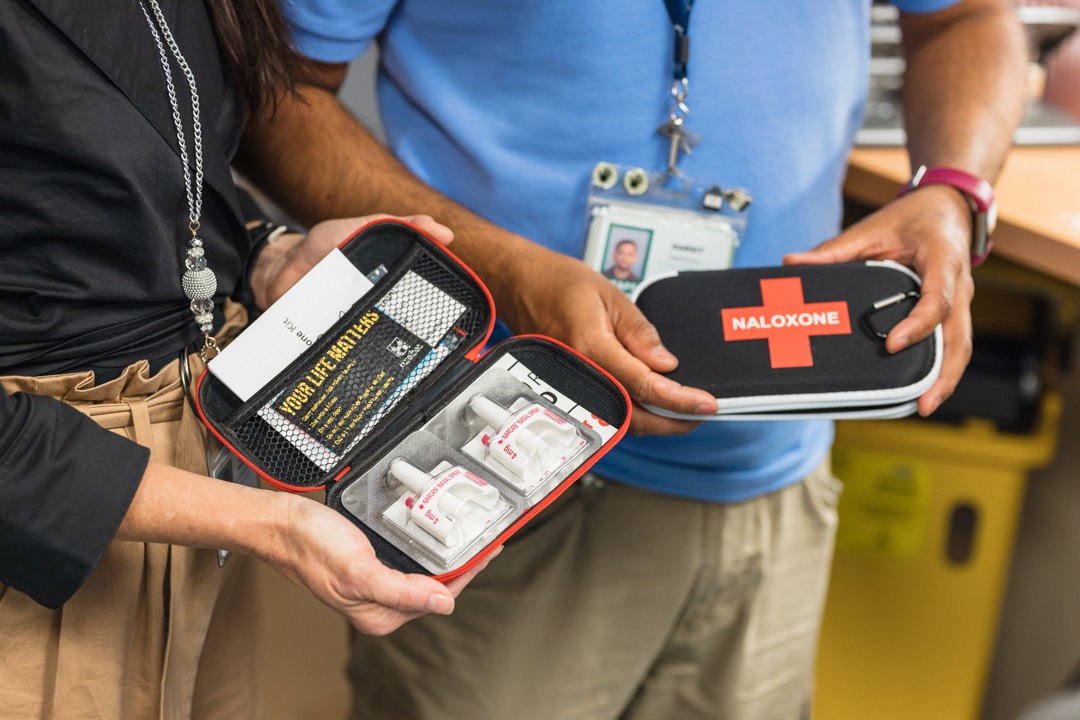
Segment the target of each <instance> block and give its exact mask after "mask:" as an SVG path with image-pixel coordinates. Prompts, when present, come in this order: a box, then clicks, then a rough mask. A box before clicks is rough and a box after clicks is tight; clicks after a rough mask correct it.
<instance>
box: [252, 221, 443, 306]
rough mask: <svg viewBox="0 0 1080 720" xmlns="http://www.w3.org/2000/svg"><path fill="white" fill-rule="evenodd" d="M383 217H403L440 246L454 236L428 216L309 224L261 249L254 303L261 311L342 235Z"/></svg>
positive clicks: (254, 270) (254, 278)
mask: <svg viewBox="0 0 1080 720" xmlns="http://www.w3.org/2000/svg"><path fill="white" fill-rule="evenodd" d="M385 219H399V220H404V221H405V222H407V223H410V224H412V225H415V226H416V227H417V228H418V229H420V230H422V231H423V232H425V233H427V234H428V235H429V236H431V237H432V238H433V239H434V240H436V241H437V242H440V243H442V244H443V245H449V244H450V243H451V242H452V241H453V239H454V233H453V232H451V230H450V228H448V227H446V226H445V225H441V224H439V223H437V222H435V221H434V220H433V219H431V217H430V216H428V215H410V216H408V217H403V218H395V217H394V216H392V215H384V214H377V215H365V216H363V217H352V218H341V219H337V220H325V221H323V222H321V223H318V224H317V225H315V226H314V227H312V228H311V229H310V230H309V231H308V233H307V235H300V234H291V235H283V236H281V237H280V238H278V239H277V241H276V242H275V243H274V244H273V245H270V246H269V247H267V248H266V249H264V250H263V251H262V253H261V254H260V255H259V259H258V261H257V262H256V264H255V267H254V268H252V271H251V278H250V282H251V289H252V291H253V292H254V293H255V304H256V305H258V306H259V307H260V308H262V309H264V310H265V309H266V308H268V307H270V305H271V304H273V302H274V301H275V300H277V299H278V298H279V297H281V296H282V295H284V294H285V291H286V290H288V289H289V288H291V287H292V286H293V285H295V284H296V281H297V280H299V279H300V278H302V277H303V276H304V275H305V274H307V272H308V271H309V270H311V268H313V267H315V265H316V264H317V263H318V262H319V261H320V260H322V259H323V258H324V257H326V256H327V254H328V253H329V252H330V251H331V250H333V249H334V248H336V247H337V246H338V245H340V244H341V243H342V241H344V240H345V238H347V237H349V236H350V235H351V234H352V233H354V232H356V231H357V230H359V229H360V228H361V227H363V226H364V225H367V224H368V223H370V222H374V221H375V220H385Z"/></svg>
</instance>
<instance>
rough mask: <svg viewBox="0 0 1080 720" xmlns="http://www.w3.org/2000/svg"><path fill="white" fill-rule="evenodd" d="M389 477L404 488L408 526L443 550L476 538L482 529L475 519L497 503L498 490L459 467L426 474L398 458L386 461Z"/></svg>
mask: <svg viewBox="0 0 1080 720" xmlns="http://www.w3.org/2000/svg"><path fill="white" fill-rule="evenodd" d="M389 474H390V476H391V477H392V478H393V479H395V480H397V481H398V482H400V483H401V484H402V485H404V486H405V487H406V488H408V490H409V492H410V493H412V495H411V496H406V498H405V506H406V507H407V508H408V518H409V525H410V526H411V527H413V528H415V527H419V528H421V529H423V531H424V532H426V533H427V534H428V535H431V536H432V537H434V538H435V539H437V540H438V541H439V542H441V543H442V544H443V545H446V546H447V547H451V548H452V547H457V546H459V545H462V544H465V543H468V542H471V541H472V540H474V539H476V537H477V536H479V535H480V534H481V533H482V532H483V531H484V528H485V523H484V521H483V520H482V519H481V518H480V517H478V514H479V515H483V514H485V513H484V511H489V510H494V509H495V508H496V506H497V505H499V503H500V496H499V490H498V489H497V488H496V487H495V486H494V485H491V484H490V483H488V482H487V481H486V480H484V479H483V478H480V477H477V476H476V475H474V474H473V473H471V472H469V471H468V470H466V469H465V468H463V467H461V466H460V465H450V464H449V463H442V464H441V465H439V466H438V467H436V468H435V471H434V472H433V473H427V472H424V471H423V470H421V469H420V468H418V467H416V466H414V465H411V464H410V463H409V462H408V461H406V460H404V459H402V458H395V459H394V460H392V461H391V462H390V468H389Z"/></svg>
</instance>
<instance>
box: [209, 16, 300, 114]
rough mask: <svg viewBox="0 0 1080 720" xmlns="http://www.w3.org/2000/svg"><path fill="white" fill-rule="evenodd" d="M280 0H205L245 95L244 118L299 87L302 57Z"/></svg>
mask: <svg viewBox="0 0 1080 720" xmlns="http://www.w3.org/2000/svg"><path fill="white" fill-rule="evenodd" d="M279 3H280V0H206V4H207V6H208V7H209V8H210V13H211V15H212V16H213V18H214V27H215V30H216V31H217V36H218V42H219V43H221V47H222V49H223V50H224V52H225V57H226V58H227V59H228V61H229V64H230V65H231V66H232V69H233V74H234V75H235V76H236V80H237V83H238V84H239V86H240V95H241V97H242V98H243V101H244V122H245V124H246V123H247V122H248V120H250V119H251V117H252V116H253V115H254V114H255V113H261V112H264V111H269V112H273V111H274V109H275V108H276V99H277V97H278V95H279V94H281V93H283V92H292V91H293V90H294V89H295V78H296V73H297V72H299V71H300V69H301V68H302V67H303V65H304V59H303V58H302V57H301V56H300V55H299V54H297V53H296V51H295V50H294V49H293V42H292V37H291V36H290V35H289V29H288V27H287V26H286V24H285V18H284V17H283V16H282V14H281V6H280V4H279Z"/></svg>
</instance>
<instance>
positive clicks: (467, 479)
mask: <svg viewBox="0 0 1080 720" xmlns="http://www.w3.org/2000/svg"><path fill="white" fill-rule="evenodd" d="M313 299H314V300H313ZM494 310H495V309H494V306H493V304H492V301H491V297H490V295H489V294H488V292H487V289H486V288H485V287H484V286H483V285H482V284H481V283H480V281H479V280H478V279H477V277H476V276H475V275H474V274H473V273H472V271H471V270H469V269H468V268H467V267H465V266H464V265H463V264H462V263H461V262H460V261H459V260H457V259H456V258H455V257H454V256H453V255H452V254H451V253H450V252H449V251H447V250H446V249H445V248H444V247H442V246H441V245H439V244H438V243H436V242H434V241H432V240H431V239H429V238H427V237H426V236H425V235H424V234H423V233H421V232H420V231H418V230H416V229H415V228H413V227H412V226H410V225H408V224H405V223H402V222H398V221H380V222H376V223H372V224H370V225H368V226H366V227H364V228H362V229H361V230H360V231H358V232H357V233H356V234H355V235H353V236H352V237H351V238H350V239H349V240H347V241H346V242H344V243H343V244H342V245H341V246H340V247H339V249H338V250H335V251H334V252H333V253H331V255H330V256H328V257H327V259H326V260H324V261H322V262H320V263H319V265H318V266H316V267H315V268H314V269H312V271H311V272H310V273H309V274H308V275H307V276H305V278H303V279H301V281H300V282H298V283H297V285H296V286H294V287H293V288H292V289H290V290H289V291H288V292H287V293H286V294H285V295H284V296H283V297H282V298H281V299H280V300H278V301H277V302H275V303H274V305H273V306H272V307H271V308H269V309H268V310H267V312H266V313H265V314H263V315H262V316H260V317H259V319H258V320H256V322H255V323H253V324H252V326H251V327H249V328H248V329H246V330H245V331H244V332H243V333H242V334H241V335H240V336H239V337H238V338H237V339H236V340H235V341H234V342H233V343H232V344H231V345H230V346H228V347H227V348H225V350H224V351H223V352H222V354H221V355H219V356H218V357H217V358H214V359H212V360H211V361H210V364H209V367H208V369H207V371H205V372H204V373H203V374H202V376H201V377H200V378H199V383H198V389H197V394H196V395H197V404H198V409H199V413H200V415H201V417H202V419H203V421H204V422H205V423H206V424H207V425H208V426H209V427H210V429H211V430H212V431H213V433H214V434H215V435H217V436H218V437H219V438H220V439H221V440H222V441H223V442H224V443H225V444H226V445H228V446H229V447H230V449H232V451H233V452H234V453H235V454H236V455H238V456H239V457H240V458H241V459H243V460H244V461H245V462H246V463H247V464H249V465H250V466H251V467H252V468H254V469H255V470H256V471H257V472H258V473H259V474H260V475H261V476H262V477H264V478H266V480H267V481H268V482H270V483H271V484H273V485H275V486H277V487H280V488H283V489H287V490H294V491H311V490H319V489H324V488H325V489H326V491H327V492H326V504H327V505H328V506H329V507H331V508H333V509H335V510H337V511H338V512H340V513H341V514H342V515H344V516H345V517H346V518H348V519H349V520H351V521H352V522H353V523H354V524H356V525H357V526H359V527H360V528H361V529H362V530H363V531H364V533H365V534H366V535H367V536H368V538H369V539H370V541H371V543H372V545H373V546H374V548H375V551H376V553H377V555H378V557H379V558H380V560H381V561H382V562H383V563H384V564H386V565H388V566H390V567H393V568H396V569H399V570H402V571H404V572H415V573H422V574H427V575H433V576H436V577H437V578H439V579H449V578H452V577H455V576H457V575H459V574H461V573H463V572H465V571H466V570H468V569H469V568H470V567H472V566H473V565H475V564H476V563H477V562H478V561H479V560H480V559H481V558H482V557H483V556H484V555H485V554H487V552H488V551H490V550H491V549H493V548H494V547H496V546H497V545H499V544H501V543H502V542H503V541H504V540H506V538H508V537H509V536H510V535H511V534H513V533H514V532H515V531H517V529H518V528H520V527H521V526H522V525H524V524H525V523H526V522H528V521H529V520H530V519H531V518H532V517H533V516H534V515H536V514H537V513H538V512H540V510H541V509H542V508H544V507H546V506H547V505H548V504H549V503H551V502H552V501H553V500H554V499H555V498H556V497H557V496H558V495H560V494H561V493H562V492H563V491H564V490H565V489H566V488H567V487H569V486H570V484H572V483H573V482H574V481H575V480H577V478H579V477H581V475H582V474H584V473H585V471H586V470H587V469H588V468H589V467H590V466H591V465H592V464H593V463H594V462H596V460H598V459H599V458H600V457H601V456H602V455H603V454H604V453H606V452H607V451H608V450H610V449H611V447H613V446H614V445H615V443H616V442H618V440H619V439H620V438H621V437H622V435H623V434H624V433H625V432H626V427H627V426H628V425H629V421H630V402H629V399H628V397H627V395H626V392H625V391H624V390H623V389H622V387H621V386H620V385H619V384H618V383H617V382H615V381H614V380H613V379H612V378H611V377H610V376H609V375H608V374H607V373H605V372H604V371H603V370H601V369H600V368H599V367H597V366H596V365H594V364H593V363H592V362H590V361H589V360H587V359H585V358H583V357H582V356H580V355H578V354H576V353H575V352H573V351H572V350H570V349H569V348H567V347H566V346H564V345H562V344H560V343H558V342H556V341H554V340H551V339H550V338H545V337H540V336H521V337H514V338H510V339H508V340H506V341H504V342H502V343H499V344H498V345H496V346H495V347H494V348H492V349H491V350H489V351H488V352H487V353H485V354H483V356H481V351H482V348H483V346H484V343H485V342H486V340H487V338H488V336H489V335H490V333H491V330H492V327H493V325H494V321H495V311H494ZM320 313H321V316H320Z"/></svg>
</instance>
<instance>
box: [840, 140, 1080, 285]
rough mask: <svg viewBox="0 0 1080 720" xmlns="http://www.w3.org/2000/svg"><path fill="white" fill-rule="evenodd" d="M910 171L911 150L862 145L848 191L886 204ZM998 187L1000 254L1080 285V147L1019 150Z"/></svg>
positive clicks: (997, 244)
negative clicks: (863, 146)
mask: <svg viewBox="0 0 1080 720" xmlns="http://www.w3.org/2000/svg"><path fill="white" fill-rule="evenodd" d="M910 174H911V171H910V169H909V166H908V158H907V151H906V150H903V149H899V148H898V149H892V148H889V149H877V148H875V149H859V150H856V151H855V152H853V153H852V155H851V161H850V164H849V167H848V176H847V180H846V182H845V183H844V193H845V194H846V195H847V196H848V197H850V198H852V199H854V200H857V201H859V202H862V203H865V204H866V205H869V206H871V207H877V206H880V205H884V204H885V203H886V202H888V201H889V200H891V199H893V198H894V197H896V193H897V192H899V190H900V186H901V185H902V184H903V183H905V182H907V179H908V177H909V176H910ZM995 190H996V192H997V198H998V225H997V229H996V230H995V231H994V235H993V239H994V253H995V254H998V255H1000V256H1001V257H1004V258H1008V259H1010V260H1013V261H1015V262H1017V263H1020V264H1022V265H1026V266H1028V267H1030V268H1033V269H1035V270H1038V271H1040V272H1043V273H1046V274H1047V275H1050V276H1052V277H1056V278H1059V279H1061V280H1065V281H1067V282H1070V283H1072V284H1074V285H1080V147H1040V148H1033V147H1023V148H1015V149H1014V150H1013V151H1012V153H1010V155H1009V159H1008V160H1007V162H1006V163H1005V169H1004V171H1003V172H1002V173H1001V177H999V178H998V181H997V183H995Z"/></svg>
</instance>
